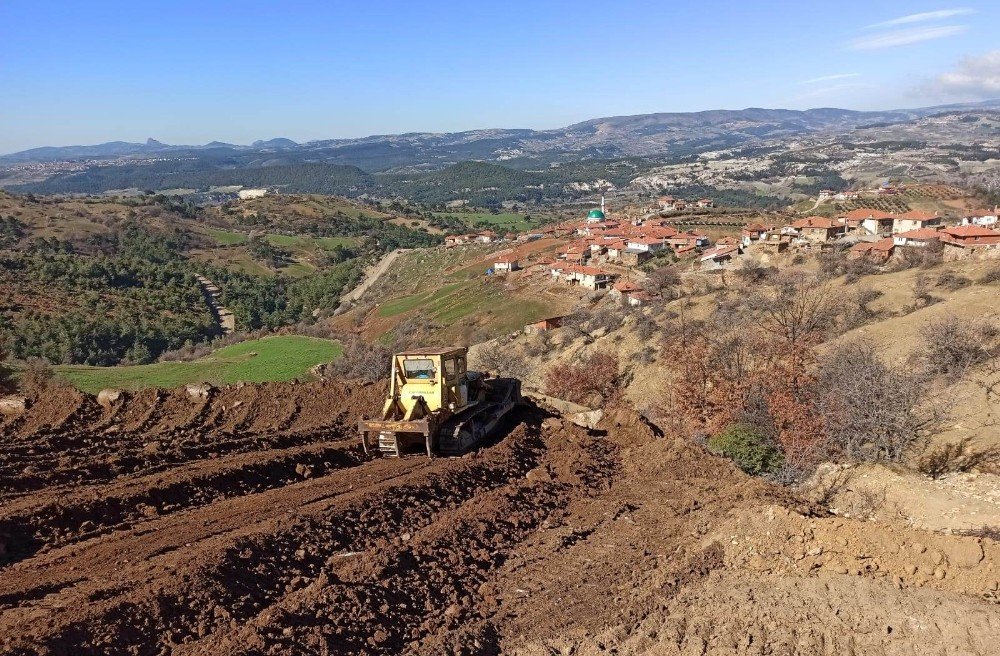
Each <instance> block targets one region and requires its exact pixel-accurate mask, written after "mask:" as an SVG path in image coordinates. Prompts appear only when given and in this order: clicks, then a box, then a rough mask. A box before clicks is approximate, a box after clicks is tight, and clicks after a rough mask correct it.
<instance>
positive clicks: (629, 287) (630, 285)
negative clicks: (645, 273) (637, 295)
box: [614, 280, 642, 293]
mask: <svg viewBox="0 0 1000 656" xmlns="http://www.w3.org/2000/svg"><path fill="white" fill-rule="evenodd" d="M614 289H616V290H618V291H620V292H626V293H628V292H637V291H639V290H640V289H642V287H640V286H639V285H637V284H635V282H633V281H631V280H619V281H618V282H616V283H615V284H614Z"/></svg>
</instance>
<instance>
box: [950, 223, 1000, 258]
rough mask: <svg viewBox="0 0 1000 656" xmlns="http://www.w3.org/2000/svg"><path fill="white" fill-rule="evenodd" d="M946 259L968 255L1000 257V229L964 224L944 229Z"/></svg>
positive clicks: (966, 256)
mask: <svg viewBox="0 0 1000 656" xmlns="http://www.w3.org/2000/svg"><path fill="white" fill-rule="evenodd" d="M941 232H943V233H944V234H943V235H942V236H941V242H942V243H943V244H944V259H945V260H948V261H951V260H961V259H965V258H968V257H1000V231H998V230H991V229H989V228H983V227H981V226H976V225H963V226H956V227H954V228H945V229H944V230H942V231H941Z"/></svg>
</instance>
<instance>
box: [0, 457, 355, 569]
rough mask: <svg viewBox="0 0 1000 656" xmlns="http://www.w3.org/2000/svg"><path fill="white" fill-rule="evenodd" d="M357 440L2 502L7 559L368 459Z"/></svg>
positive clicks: (0, 532)
mask: <svg viewBox="0 0 1000 656" xmlns="http://www.w3.org/2000/svg"><path fill="white" fill-rule="evenodd" d="M353 442H354V441H353V440H352V441H351V442H350V443H347V442H344V443H341V444H338V445H330V444H323V445H311V446H306V447H297V448H292V449H288V450H283V451H263V452H254V453H252V454H241V455H238V456H235V457H231V458H227V459H224V460H214V459H213V460H209V461H202V462H196V463H193V464H191V465H188V466H186V467H178V468H174V469H171V470H169V471H168V472H167V473H165V474H155V475H151V476H143V477H140V478H135V479H128V480H124V481H121V482H119V483H117V484H111V485H106V486H99V487H97V488H86V489H84V490H83V491H74V492H72V493H70V492H69V491H57V492H52V493H47V494H42V495H37V494H36V495H32V496H31V497H28V498H24V499H22V500H20V501H19V502H17V503H10V504H8V505H7V506H5V507H0V543H3V544H6V545H8V548H7V551H6V555H5V559H6V562H7V563H10V562H17V561H19V560H22V559H24V558H27V557H30V556H31V555H33V554H34V553H36V552H38V551H39V550H41V549H44V548H46V547H50V546H53V545H64V544H70V543H73V542H76V541H78V540H81V539H88V538H91V537H94V536H96V535H98V534H100V533H104V532H107V531H110V530H120V529H121V528H124V527H128V526H129V525H130V524H132V523H135V522H137V521H142V520H143V519H148V518H152V517H157V516H162V515H165V514H169V513H172V512H177V511H179V510H183V509H186V508H192V507H197V506H204V505H208V504H210V503H214V502H216V501H218V500H220V499H226V498H230V497H234V496H240V495H247V494H255V493H258V492H262V491H264V490H268V489H272V488H275V487H280V486H282V485H287V484H289V483H293V482H297V481H301V480H303V478H308V477H313V476H324V475H326V474H327V473H329V472H330V471H332V470H334V469H341V468H345V467H351V466H356V465H358V464H360V463H361V462H362V460H363V457H362V454H361V452H360V448H359V447H357V446H356V445H355V444H353ZM0 562H2V561H0Z"/></svg>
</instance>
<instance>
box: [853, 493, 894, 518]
mask: <svg viewBox="0 0 1000 656" xmlns="http://www.w3.org/2000/svg"><path fill="white" fill-rule="evenodd" d="M887 496H888V489H887V488H886V486H884V485H883V486H882V487H881V488H878V489H872V488H869V487H865V488H861V489H858V490H852V491H851V496H850V502H849V503H848V505H847V508H845V510H846V512H847V514H849V515H850V516H851V517H856V518H859V519H872V518H874V517H875V516H876V515H877V514H878V512H879V511H880V510H882V508H884V507H885V501H886V497H887Z"/></svg>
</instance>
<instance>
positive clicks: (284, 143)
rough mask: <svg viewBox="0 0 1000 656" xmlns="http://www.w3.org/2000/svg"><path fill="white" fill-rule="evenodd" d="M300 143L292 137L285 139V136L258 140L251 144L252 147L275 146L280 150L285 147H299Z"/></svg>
mask: <svg viewBox="0 0 1000 656" xmlns="http://www.w3.org/2000/svg"><path fill="white" fill-rule="evenodd" d="M298 145H299V144H297V143H296V142H294V141H292V140H291V139H284V138H278V139H268V140H267V141H260V140H257V141H255V142H253V143H252V144H250V146H251V147H252V148H275V149H278V150H281V149H285V148H297V147H298Z"/></svg>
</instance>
